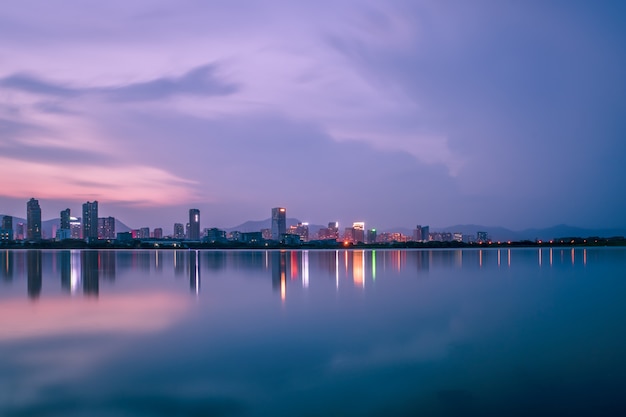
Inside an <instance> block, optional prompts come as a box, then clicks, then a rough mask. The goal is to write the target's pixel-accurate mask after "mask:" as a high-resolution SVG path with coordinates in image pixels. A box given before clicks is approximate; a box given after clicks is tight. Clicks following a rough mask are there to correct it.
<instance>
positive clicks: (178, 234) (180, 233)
mask: <svg viewBox="0 0 626 417" xmlns="http://www.w3.org/2000/svg"><path fill="white" fill-rule="evenodd" d="M184 238H185V226H183V224H182V223H174V239H184Z"/></svg>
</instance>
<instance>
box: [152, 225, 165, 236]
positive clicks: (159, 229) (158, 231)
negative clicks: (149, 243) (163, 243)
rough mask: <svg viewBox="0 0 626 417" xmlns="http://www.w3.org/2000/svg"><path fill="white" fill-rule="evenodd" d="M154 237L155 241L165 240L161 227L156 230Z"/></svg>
mask: <svg viewBox="0 0 626 417" xmlns="http://www.w3.org/2000/svg"><path fill="white" fill-rule="evenodd" d="M152 236H153V237H154V238H155V239H163V229H162V228H160V227H157V228H155V229H154V232H153V234H152Z"/></svg>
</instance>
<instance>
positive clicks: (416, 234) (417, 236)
mask: <svg viewBox="0 0 626 417" xmlns="http://www.w3.org/2000/svg"><path fill="white" fill-rule="evenodd" d="M413 240H414V241H415V242H421V241H423V240H424V239H423V238H422V226H421V225H419V224H418V225H417V226H416V227H415V229H413Z"/></svg>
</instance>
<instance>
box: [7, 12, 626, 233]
mask: <svg viewBox="0 0 626 417" xmlns="http://www.w3.org/2000/svg"><path fill="white" fill-rule="evenodd" d="M622 4H623V2H618V1H615V2H611V1H599V2H590V1H518V2H512V1H511V2H508V1H497V0H492V1H480V0H478V1H472V2H467V1H409V0H407V1H393V0H391V1H367V0H359V1H356V0H354V1H351V0H346V1H344V0H333V1H326V0H318V1H315V2H312V1H311V2H297V1H293V0H271V1H270V0H268V1H259V0H257V1H239V0H223V1H199V0H198V1H154V0H150V1H132V2H129V1H113V0H109V1H106V2H102V1H85V0H76V1H71V0H63V1H55V2H48V1H26V0H19V1H13V0H7V1H3V5H2V8H1V9H0V62H1V65H0V181H1V182H0V213H5V214H12V215H15V216H20V217H25V211H26V201H27V200H28V199H29V198H30V197H35V198H38V199H39V200H40V203H41V206H42V211H43V217H44V219H48V218H53V217H58V212H59V210H61V209H63V208H66V207H70V208H71V209H72V212H73V213H74V214H76V215H80V214H79V211H80V205H81V204H82V203H83V202H85V201H87V200H90V201H91V200H94V199H97V200H98V201H99V202H100V215H101V216H115V217H118V218H120V219H121V220H122V221H124V222H125V223H126V224H128V225H129V226H131V227H142V226H149V227H151V228H153V227H159V226H160V227H163V228H164V229H165V231H166V232H168V230H169V231H171V229H172V224H173V223H174V222H186V220H187V211H188V209H189V208H191V207H197V208H199V209H200V210H201V213H202V227H212V226H217V227H229V226H234V225H237V224H239V223H241V222H243V221H245V220H249V219H263V218H267V217H269V215H270V209H271V207H276V206H284V207H287V209H288V215H289V217H297V218H299V219H300V220H303V221H309V222H311V223H317V224H325V223H327V222H329V221H334V220H338V221H339V222H340V226H341V227H343V226H345V225H346V224H348V223H350V224H351V223H352V222H353V221H365V223H366V227H368V228H369V227H376V228H380V229H384V228H390V227H394V226H405V227H414V226H415V225H416V224H430V225H431V227H433V226H434V227H436V226H447V225H453V224H460V223H476V224H484V225H489V226H495V225H501V226H505V227H510V228H513V229H522V228H526V227H544V226H550V225H554V224H558V223H567V224H570V225H574V226H580V227H626V216H625V214H624V213H626V194H625V192H624V188H625V186H624V182H625V181H626V115H625V114H624V112H625V110H626V76H625V74H626V18H625V17H624V16H626V6H623V5H622Z"/></svg>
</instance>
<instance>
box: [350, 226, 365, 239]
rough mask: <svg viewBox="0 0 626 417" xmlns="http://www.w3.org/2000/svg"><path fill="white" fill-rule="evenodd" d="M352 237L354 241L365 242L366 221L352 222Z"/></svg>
mask: <svg viewBox="0 0 626 417" xmlns="http://www.w3.org/2000/svg"><path fill="white" fill-rule="evenodd" d="M352 229H353V232H352V238H353V239H354V242H355V243H357V242H361V243H364V242H365V223H363V222H354V223H352Z"/></svg>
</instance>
